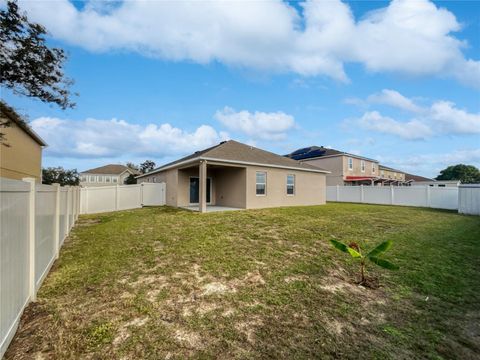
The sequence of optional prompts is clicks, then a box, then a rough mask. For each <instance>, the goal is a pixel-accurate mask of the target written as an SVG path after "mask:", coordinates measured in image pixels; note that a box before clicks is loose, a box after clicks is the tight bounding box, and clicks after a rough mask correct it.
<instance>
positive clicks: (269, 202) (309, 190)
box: [246, 166, 326, 209]
mask: <svg viewBox="0 0 480 360" xmlns="http://www.w3.org/2000/svg"><path fill="white" fill-rule="evenodd" d="M257 171H263V172H266V173H267V186H266V188H267V190H266V195H265V196H257V195H256V172H257ZM288 174H292V175H295V195H293V196H289V195H287V175H288ZM246 185H247V199H246V200H247V209H254V208H268V207H278V206H302V205H321V204H325V201H326V186H325V185H326V176H325V174H322V173H314V172H307V171H295V170H289V169H278V168H267V167H259V166H248V167H247V181H246Z"/></svg>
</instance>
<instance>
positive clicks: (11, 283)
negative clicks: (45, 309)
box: [0, 178, 30, 358]
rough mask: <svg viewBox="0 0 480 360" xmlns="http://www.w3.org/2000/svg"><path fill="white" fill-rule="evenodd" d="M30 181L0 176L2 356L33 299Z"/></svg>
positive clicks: (0, 351) (0, 317) (0, 338)
mask: <svg viewBox="0 0 480 360" xmlns="http://www.w3.org/2000/svg"><path fill="white" fill-rule="evenodd" d="M29 190H30V186H29V184H27V183H25V182H23V181H15V180H9V179H4V178H1V179H0V358H2V356H3V353H4V352H5V350H6V349H7V346H8V344H9V343H10V341H11V339H12V338H13V335H14V334H15V331H16V328H17V326H18V321H19V320H20V316H21V314H22V311H23V309H24V307H25V306H26V304H27V302H28V299H29V287H28V278H29V265H28V260H29V258H28V249H29V238H28V226H27V223H28V206H29V200H28V199H29Z"/></svg>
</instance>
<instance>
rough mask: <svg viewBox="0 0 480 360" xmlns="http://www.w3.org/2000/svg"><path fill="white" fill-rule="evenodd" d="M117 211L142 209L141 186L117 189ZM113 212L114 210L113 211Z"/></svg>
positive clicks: (126, 186)
mask: <svg viewBox="0 0 480 360" xmlns="http://www.w3.org/2000/svg"><path fill="white" fill-rule="evenodd" d="M118 197H119V199H118V210H126V209H135V208H141V207H142V187H141V185H123V186H119V187H118ZM113 210H115V209H113Z"/></svg>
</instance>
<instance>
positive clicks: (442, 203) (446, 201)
mask: <svg viewBox="0 0 480 360" xmlns="http://www.w3.org/2000/svg"><path fill="white" fill-rule="evenodd" d="M430 207H432V208H436V209H448V210H455V209H458V188H457V187H444V188H439V187H430Z"/></svg>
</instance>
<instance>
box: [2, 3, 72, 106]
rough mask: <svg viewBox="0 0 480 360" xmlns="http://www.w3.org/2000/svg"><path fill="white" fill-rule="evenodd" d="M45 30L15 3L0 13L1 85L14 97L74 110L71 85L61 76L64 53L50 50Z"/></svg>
mask: <svg viewBox="0 0 480 360" xmlns="http://www.w3.org/2000/svg"><path fill="white" fill-rule="evenodd" d="M46 34H47V31H46V29H45V28H44V27H43V26H42V25H40V24H37V23H31V22H30V21H29V20H28V18H27V16H26V15H25V14H20V13H19V9H18V5H17V3H16V1H14V0H9V1H7V6H6V9H3V10H0V43H1V47H0V68H1V69H2V74H1V77H0V84H1V86H3V87H6V88H8V89H11V90H12V91H13V92H14V93H16V94H20V95H24V96H27V97H33V98H37V99H40V100H41V101H43V102H46V103H54V104H57V105H58V106H60V107H61V108H62V109H66V108H71V107H74V106H75V104H74V103H73V102H71V100H70V97H71V93H70V90H69V87H70V86H71V85H72V83H73V81H72V80H71V79H69V78H67V77H66V76H65V74H64V72H63V66H64V63H65V60H66V58H67V56H66V54H65V52H64V50H63V49H60V48H54V47H49V46H47V44H46V41H45V35H46Z"/></svg>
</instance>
